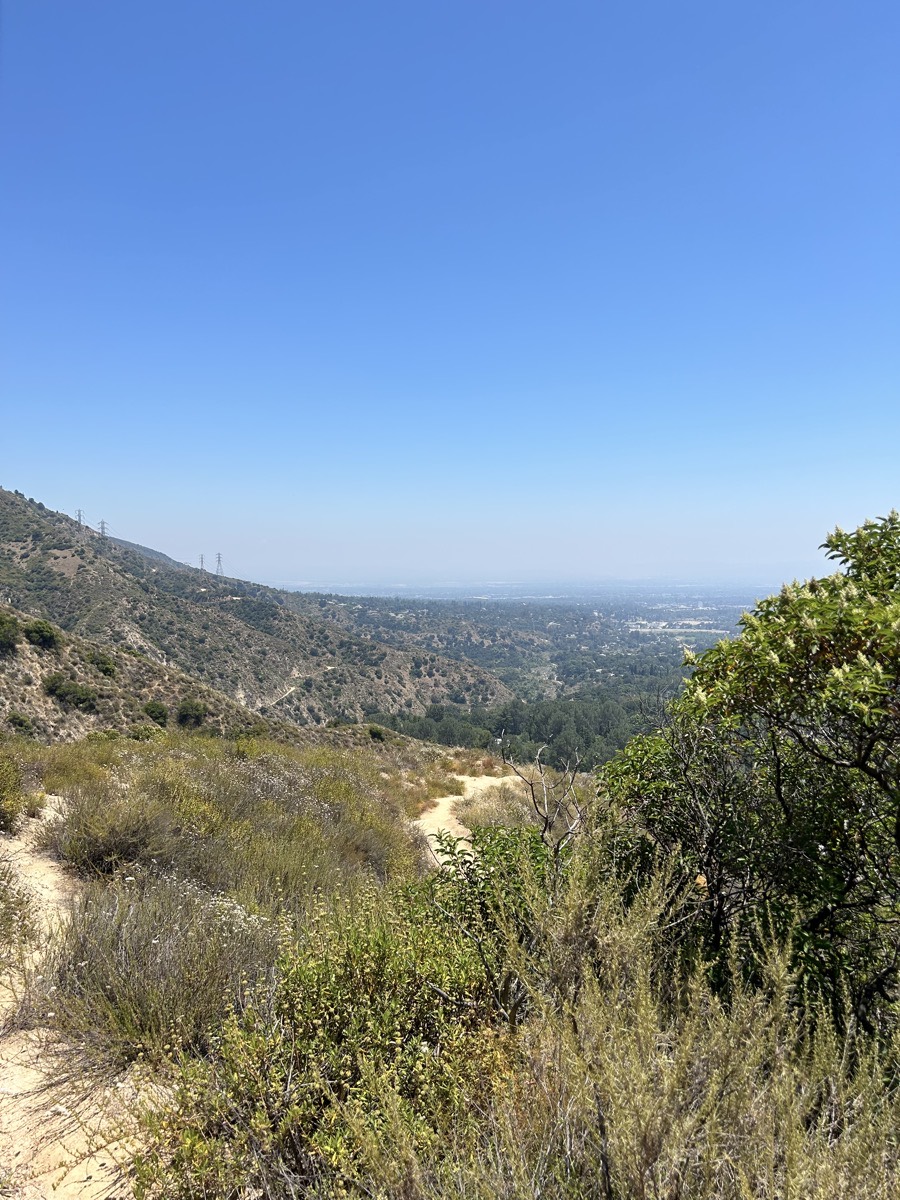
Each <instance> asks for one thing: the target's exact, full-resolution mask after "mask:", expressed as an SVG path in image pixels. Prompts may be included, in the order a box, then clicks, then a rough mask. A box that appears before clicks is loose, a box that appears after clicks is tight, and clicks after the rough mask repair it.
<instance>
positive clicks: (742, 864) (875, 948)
mask: <svg viewBox="0 0 900 1200" xmlns="http://www.w3.org/2000/svg"><path fill="white" fill-rule="evenodd" d="M826 547H828V548H829V550H830V551H831V553H832V555H833V556H836V557H839V558H840V560H841V562H842V563H843V564H844V566H845V567H846V570H845V571H844V572H843V573H839V574H835V575H832V576H829V577H827V578H825V579H813V580H810V581H809V582H808V583H805V584H798V583H795V584H792V585H790V586H787V587H785V588H783V589H782V591H781V592H780V593H779V594H778V595H776V596H772V597H770V598H768V599H766V600H763V601H762V602H761V603H760V604H759V605H758V606H757V608H756V609H755V611H754V612H752V613H750V614H748V615H747V616H746V617H745V618H744V620H743V630H742V632H741V635H740V636H739V637H738V638H736V639H735V640H733V641H730V642H721V643H719V645H717V646H716V647H714V648H713V649H711V650H709V651H707V652H706V654H704V655H703V656H702V657H701V658H699V659H698V660H696V662H695V670H694V675H693V678H692V679H691V681H690V682H689V684H688V685H687V688H686V690H685V693H684V695H683V697H681V698H680V699H679V700H677V701H676V702H675V703H674V704H673V706H672V709H671V721H670V724H669V725H668V727H667V728H666V729H664V730H663V731H662V732H661V733H659V734H656V735H654V736H651V737H644V738H638V739H635V740H634V741H633V742H632V743H631V744H630V745H629V746H628V748H627V750H626V751H625V752H624V754H623V755H622V756H621V757H620V758H619V760H618V761H617V762H616V763H614V764H611V765H610V766H609V767H608V768H607V769H606V771H605V774H604V787H605V789H606V792H607V795H608V798H609V801H610V802H611V804H612V807H613V810H614V811H615V812H617V813H619V814H620V815H622V816H624V817H625V819H626V823H627V824H630V826H631V833H630V834H629V835H628V837H629V838H630V846H631V854H632V858H633V861H634V862H635V863H636V864H637V863H642V864H643V866H642V869H648V867H649V864H650V863H651V860H652V857H653V854H654V853H656V852H658V851H659V849H660V848H661V849H662V850H663V851H664V852H668V853H676V852H677V853H678V854H679V855H680V858H681V862H682V867H683V876H684V879H685V881H686V883H688V884H689V883H691V881H694V887H695V892H696V894H697V896H698V899H699V900H700V901H701V903H699V904H698V905H697V909H696V914H695V921H694V922H693V923H692V928H693V929H694V931H695V932H697V933H698V934H699V936H700V943H701V945H702V952H703V953H704V954H705V955H706V956H708V957H710V959H711V960H712V962H713V963H718V966H717V967H715V968H714V969H715V970H717V971H719V972H721V970H722V961H723V960H722V956H723V954H724V951H725V948H726V947H727V945H728V944H729V942H730V940H731V939H732V938H733V937H735V936H737V937H738V938H740V939H741V940H742V941H744V942H747V941H748V940H749V941H752V940H753V939H754V938H756V937H757V936H758V932H759V930H760V929H771V930H774V931H776V932H778V933H779V935H784V934H786V932H787V931H788V930H790V931H791V936H792V939H793V947H794V954H795V963H796V965H797V966H798V969H800V970H801V977H802V978H803V980H804V983H805V985H806V986H808V987H812V988H813V989H818V990H821V991H823V992H824V993H825V994H826V995H827V996H828V997H829V999H830V1002H831V1003H832V1004H833V1005H834V1006H835V1011H836V1012H837V1011H838V1010H839V1009H840V1008H841V1007H842V1006H843V1005H844V1004H845V1003H847V1002H849V1005H850V1011H851V1012H852V1014H854V1015H855V1017H856V1018H858V1019H859V1020H860V1021H862V1022H864V1023H865V1024H866V1025H867V1026H869V1027H872V1028H875V1027H885V1026H890V1025H891V1024H893V1022H894V1020H895V991H896V988H897V986H898V982H900V980H898V961H900V912H898V910H897V904H896V897H897V894H898V890H900V855H898V844H897V837H898V824H897V822H898V812H900V765H898V764H900V759H898V751H900V591H898V584H897V580H898V569H897V563H898V561H900V519H898V518H897V516H896V514H891V516H889V517H888V518H886V519H885V520H884V521H880V522H869V523H867V524H866V525H864V526H863V527H861V529H859V530H857V531H856V532H855V533H853V534H843V533H840V532H838V533H836V534H835V535H833V536H832V537H831V538H829V539H828V541H827V542H826Z"/></svg>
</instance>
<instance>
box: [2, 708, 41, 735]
mask: <svg viewBox="0 0 900 1200" xmlns="http://www.w3.org/2000/svg"><path fill="white" fill-rule="evenodd" d="M6 720H7V722H8V723H9V724H10V725H11V726H12V728H13V729H14V730H15V731H16V733H18V734H19V735H20V736H22V737H33V736H34V723H33V722H32V720H31V718H30V717H28V716H26V715H25V714H24V713H20V712H16V711H15V709H13V711H12V712H11V713H9V715H8V716H7V718H6Z"/></svg>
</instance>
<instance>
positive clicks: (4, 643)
mask: <svg viewBox="0 0 900 1200" xmlns="http://www.w3.org/2000/svg"><path fill="white" fill-rule="evenodd" d="M21 634H22V630H21V627H20V625H19V622H18V621H17V620H16V618H15V617H14V616H13V615H12V613H2V612H0V655H2V654H15V652H16V646H17V645H18V642H19V638H20V637H21Z"/></svg>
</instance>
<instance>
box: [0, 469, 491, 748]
mask: <svg viewBox="0 0 900 1200" xmlns="http://www.w3.org/2000/svg"><path fill="white" fill-rule="evenodd" d="M0 601H5V602H6V603H8V604H10V605H12V606H13V607H15V608H17V609H20V610H22V611H23V612H25V613H29V614H32V615H36V616H41V617H45V618H47V619H49V620H51V621H53V622H55V623H57V624H58V625H59V626H61V627H62V629H64V630H65V631H66V632H68V633H72V634H77V635H79V636H81V637H85V638H88V639H92V640H94V641H97V642H102V643H104V644H109V645H113V646H116V647H119V648H121V649H123V650H128V649H130V650H133V651H137V652H139V653H140V654H143V655H145V656H146V657H147V659H149V660H151V661H152V662H154V663H157V664H158V665H160V666H167V667H174V668H177V669H179V670H181V671H184V672H186V673H187V674H189V675H191V676H193V677H195V678H196V679H198V680H200V681H202V682H203V683H204V684H206V685H207V686H209V687H212V688H215V689H216V690H218V691H220V692H222V693H224V694H225V695H226V696H228V697H230V698H231V699H232V700H234V701H236V702H237V703H239V704H241V705H244V706H246V707H247V708H249V709H252V710H253V711H254V712H256V713H259V714H260V715H262V716H265V717H267V718H269V717H271V718H277V719H281V720H285V721H291V722H294V723H296V724H299V725H306V724H322V723H324V722H326V721H328V720H331V719H335V718H337V719H343V720H359V719H361V718H362V717H364V716H365V715H366V714H367V713H369V712H374V711H381V712H399V711H401V710H403V711H408V712H424V711H425V709H426V708H427V706H428V705H430V704H435V703H443V702H447V701H451V702H455V703H481V704H493V703H499V702H502V701H504V700H507V699H510V698H511V696H512V693H511V691H510V690H509V688H507V687H506V685H505V684H503V683H502V682H500V680H499V679H498V678H497V677H496V676H495V675H493V674H492V673H491V672H489V671H487V670H484V669H483V668H481V667H479V666H476V665H473V664H471V663H465V662H460V661H456V660H454V659H452V658H449V657H446V656H443V655H441V654H437V653H413V652H412V651H411V650H409V649H406V648H404V647H399V646H392V645H388V644H386V643H385V642H382V641H380V640H378V639H377V638H375V637H373V636H372V635H371V633H369V632H368V631H360V632H357V631H354V630H353V629H350V628H347V627H346V626H344V627H342V626H341V625H339V624H337V623H336V622H335V621H334V620H329V619H326V618H324V617H322V616H319V615H316V614H315V613H314V612H309V611H306V612H296V611H293V610H292V609H291V608H289V607H288V606H287V605H286V603H285V595H284V594H283V593H281V592H278V591H277V590H275V589H273V588H267V587H264V586H262V585H258V584H252V583H248V582H245V581H243V580H236V579H229V578H227V577H220V576H216V575H212V574H209V573H207V572H204V571H200V570H197V569H195V568H191V567H186V566H184V565H183V564H180V563H176V562H174V560H172V559H169V558H168V557H167V556H165V555H162V554H159V553H158V552H155V551H148V550H147V549H145V548H144V547H138V546H134V545H132V544H131V543H127V542H122V541H115V540H113V539H112V538H108V537H102V536H101V535H100V534H98V533H96V532H95V531H94V530H92V529H89V528H87V527H86V526H82V525H79V524H78V523H77V522H76V521H73V520H72V519H71V518H70V517H67V516H65V515H64V514H61V513H55V512H51V511H50V510H49V509H47V508H45V506H44V505H43V504H41V503H39V502H36V501H34V500H29V499H26V498H25V497H24V496H22V495H21V494H19V493H17V492H9V491H6V490H4V489H0Z"/></svg>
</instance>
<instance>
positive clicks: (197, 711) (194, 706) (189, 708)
mask: <svg viewBox="0 0 900 1200" xmlns="http://www.w3.org/2000/svg"><path fill="white" fill-rule="evenodd" d="M206 713H207V708H206V705H205V704H204V703H203V701H202V700H199V699H197V697H195V696H185V698H184V699H183V700H182V701H181V702H180V703H179V705H178V708H177V709H176V710H175V720H176V721H177V722H178V724H179V725H181V726H182V727H183V728H187V729H196V728H197V727H198V726H199V725H202V724H203V721H204V719H205V718H206Z"/></svg>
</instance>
